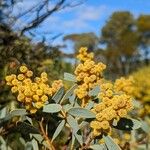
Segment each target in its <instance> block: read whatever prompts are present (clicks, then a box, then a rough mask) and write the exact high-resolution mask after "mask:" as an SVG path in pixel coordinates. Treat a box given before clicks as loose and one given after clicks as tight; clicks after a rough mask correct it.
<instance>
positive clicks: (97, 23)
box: [16, 0, 150, 52]
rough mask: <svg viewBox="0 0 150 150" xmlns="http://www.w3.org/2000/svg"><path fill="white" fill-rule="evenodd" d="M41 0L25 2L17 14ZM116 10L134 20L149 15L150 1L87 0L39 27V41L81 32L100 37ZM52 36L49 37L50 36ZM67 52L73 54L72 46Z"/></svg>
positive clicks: (50, 18)
mask: <svg viewBox="0 0 150 150" xmlns="http://www.w3.org/2000/svg"><path fill="white" fill-rule="evenodd" d="M38 1H39V0H34V1H33V0H25V3H24V4H21V3H20V4H19V5H18V8H17V9H16V13H17V12H19V11H21V9H20V8H21V7H22V6H23V7H24V9H25V8H26V9H27V8H30V7H31V6H32V5H33V4H34V3H35V2H38ZM114 11H130V12H131V13H132V14H133V15H134V16H135V17H137V16H138V15H140V14H150V0H87V1H85V3H84V4H82V5H80V6H77V7H74V8H66V9H64V10H61V11H60V12H57V13H55V14H53V15H52V16H50V17H49V18H48V19H46V20H45V21H44V22H43V23H42V24H41V25H40V26H39V28H37V29H36V31H35V32H36V33H37V36H36V40H40V38H41V35H45V36H46V38H47V41H48V42H51V41H49V39H50V38H51V37H52V35H53V34H58V33H62V35H66V34H71V33H82V32H95V33H96V34H97V35H98V36H99V34H100V29H101V28H102V27H103V26H104V25H105V23H106V21H107V20H108V18H109V16H110V15H111V14H112V12H114ZM48 33H49V34H48ZM61 43H62V36H61V37H60V38H58V39H56V40H55V41H54V44H61ZM66 44H69V46H68V48H66V49H65V50H64V51H66V52H71V51H72V50H71V49H72V48H71V46H70V43H68V42H67V43H66Z"/></svg>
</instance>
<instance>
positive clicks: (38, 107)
mask: <svg viewBox="0 0 150 150" xmlns="http://www.w3.org/2000/svg"><path fill="white" fill-rule="evenodd" d="M34 105H35V107H36V108H37V109H40V108H41V107H43V105H44V104H43V103H42V102H36V103H35V104H34Z"/></svg>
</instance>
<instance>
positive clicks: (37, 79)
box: [34, 77, 42, 84]
mask: <svg viewBox="0 0 150 150" xmlns="http://www.w3.org/2000/svg"><path fill="white" fill-rule="evenodd" d="M34 80H35V82H36V83H38V84H39V83H40V82H41V81H42V80H41V78H39V77H35V79H34Z"/></svg>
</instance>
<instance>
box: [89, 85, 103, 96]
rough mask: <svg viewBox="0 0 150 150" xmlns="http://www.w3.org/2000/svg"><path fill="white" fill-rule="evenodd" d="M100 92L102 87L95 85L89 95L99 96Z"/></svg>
mask: <svg viewBox="0 0 150 150" xmlns="http://www.w3.org/2000/svg"><path fill="white" fill-rule="evenodd" d="M99 92H100V87H99V86H95V87H94V88H93V89H92V90H91V91H89V96H97V95H98V93H99Z"/></svg>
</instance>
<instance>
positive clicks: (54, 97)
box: [52, 87, 65, 103]
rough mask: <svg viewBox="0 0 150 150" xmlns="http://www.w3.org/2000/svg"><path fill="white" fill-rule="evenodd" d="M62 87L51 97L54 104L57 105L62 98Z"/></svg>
mask: <svg viewBox="0 0 150 150" xmlns="http://www.w3.org/2000/svg"><path fill="white" fill-rule="evenodd" d="M64 91H65V90H64V87H61V88H60V89H59V90H58V91H57V92H56V93H55V94H54V96H53V97H52V99H53V100H54V101H55V102H56V103H59V101H60V100H61V98H62V97H63V95H64Z"/></svg>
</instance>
